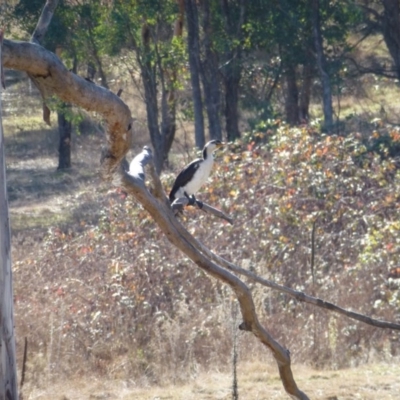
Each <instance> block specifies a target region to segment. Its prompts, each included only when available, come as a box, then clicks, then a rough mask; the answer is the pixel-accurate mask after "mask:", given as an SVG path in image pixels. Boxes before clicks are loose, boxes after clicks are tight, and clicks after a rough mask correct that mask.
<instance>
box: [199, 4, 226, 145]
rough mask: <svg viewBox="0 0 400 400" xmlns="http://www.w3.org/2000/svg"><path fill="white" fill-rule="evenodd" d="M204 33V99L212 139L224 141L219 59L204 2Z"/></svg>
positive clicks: (208, 12)
mask: <svg viewBox="0 0 400 400" xmlns="http://www.w3.org/2000/svg"><path fill="white" fill-rule="evenodd" d="M203 31H204V41H203V43H204V55H205V57H204V60H203V61H202V68H201V78H202V82H203V88H204V98H205V104H206V109H207V116H208V125H209V132H210V139H218V140H222V129H221V121H220V108H221V106H220V102H221V100H220V94H219V93H220V80H219V76H220V73H219V68H218V57H217V54H216V52H215V51H214V50H213V49H212V37H213V32H212V27H211V16H210V2H209V0H204V1H203Z"/></svg>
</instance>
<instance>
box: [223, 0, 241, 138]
mask: <svg viewBox="0 0 400 400" xmlns="http://www.w3.org/2000/svg"><path fill="white" fill-rule="evenodd" d="M221 4H222V14H223V18H224V24H225V29H226V31H227V32H228V34H229V35H230V36H231V38H236V40H237V41H240V40H241V29H242V25H243V23H244V10H245V7H244V1H242V0H241V1H240V2H239V18H238V20H237V21H235V20H234V17H233V13H232V12H231V11H232V10H231V7H233V6H232V5H230V3H229V2H228V0H222V2H221ZM232 46H233V45H232V44H229V45H228V49H227V51H226V52H225V55H224V56H225V62H224V68H223V69H222V71H223V82H224V87H225V120H226V134H227V137H228V140H229V141H233V140H235V139H238V138H239V137H240V131H239V111H238V106H239V83H240V77H241V57H242V52H241V46H240V44H239V45H234V47H232Z"/></svg>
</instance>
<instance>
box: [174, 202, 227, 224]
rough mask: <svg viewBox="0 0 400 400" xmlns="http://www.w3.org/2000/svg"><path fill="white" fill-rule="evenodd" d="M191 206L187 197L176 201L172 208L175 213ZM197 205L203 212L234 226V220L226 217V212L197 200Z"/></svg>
mask: <svg viewBox="0 0 400 400" xmlns="http://www.w3.org/2000/svg"><path fill="white" fill-rule="evenodd" d="M188 204H189V199H188V198H187V197H180V198H179V199H176V200H175V201H174V202H173V203H172V204H171V207H172V209H173V210H174V211H182V210H183V207H185V206H187V205H188ZM195 205H196V206H197V207H198V208H199V209H200V210H202V211H204V212H206V213H209V214H213V215H215V216H216V217H218V218H222V219H224V220H225V221H228V222H229V223H230V224H231V225H232V224H233V219H232V218H231V217H229V216H228V215H226V214H225V213H224V212H222V211H221V210H218V209H217V208H215V207H212V206H210V205H209V204H207V203H204V202H202V201H198V200H195Z"/></svg>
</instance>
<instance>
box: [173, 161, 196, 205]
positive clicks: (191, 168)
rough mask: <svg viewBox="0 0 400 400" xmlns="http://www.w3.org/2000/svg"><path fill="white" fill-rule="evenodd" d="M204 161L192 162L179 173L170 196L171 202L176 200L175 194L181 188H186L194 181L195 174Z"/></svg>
mask: <svg viewBox="0 0 400 400" xmlns="http://www.w3.org/2000/svg"><path fill="white" fill-rule="evenodd" d="M202 161H203V160H202V159H201V158H198V159H197V160H194V161H192V162H191V163H190V164H189V165H187V166H186V167H185V168H184V169H183V170H182V171H181V172H180V173H179V175H178V176H177V177H176V179H175V183H174V186H173V187H172V189H171V192H170V194H169V199H170V201H171V202H173V201H174V200H175V193H176V192H177V191H178V190H179V188H181V187H182V186H185V185H186V184H187V183H188V182H189V181H190V180H191V179H192V177H193V175H194V173H195V172H196V171H197V169H198V168H199V166H200V163H201V162H202Z"/></svg>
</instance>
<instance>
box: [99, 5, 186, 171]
mask: <svg viewBox="0 0 400 400" xmlns="http://www.w3.org/2000/svg"><path fill="white" fill-rule="evenodd" d="M104 27H105V29H107V38H106V39H105V43H106V45H107V46H108V47H107V49H108V52H109V54H111V55H115V54H121V53H123V57H124V58H123V60H124V62H125V63H126V67H127V69H128V71H129V73H130V76H131V78H132V82H133V84H135V85H137V87H138V89H139V91H140V92H142V97H143V100H144V102H145V105H146V114H147V128H148V130H149V134H150V139H151V142H152V145H153V148H154V151H155V159H156V168H157V170H158V171H161V169H162V167H163V165H164V163H165V162H166V161H167V159H168V153H169V151H170V148H171V145H172V142H173V139H174V137H175V131H176V106H177V98H176V90H177V89H178V88H179V87H180V83H181V79H182V76H185V63H184V60H185V47H184V45H183V40H182V27H183V7H182V2H181V1H178V2H177V1H172V0H168V1H161V0H153V1H150V2H149V1H145V0H116V1H114V2H113V3H112V5H111V7H110V8H109V13H108V16H107V18H106V20H105V24H104ZM138 78H140V79H138Z"/></svg>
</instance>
